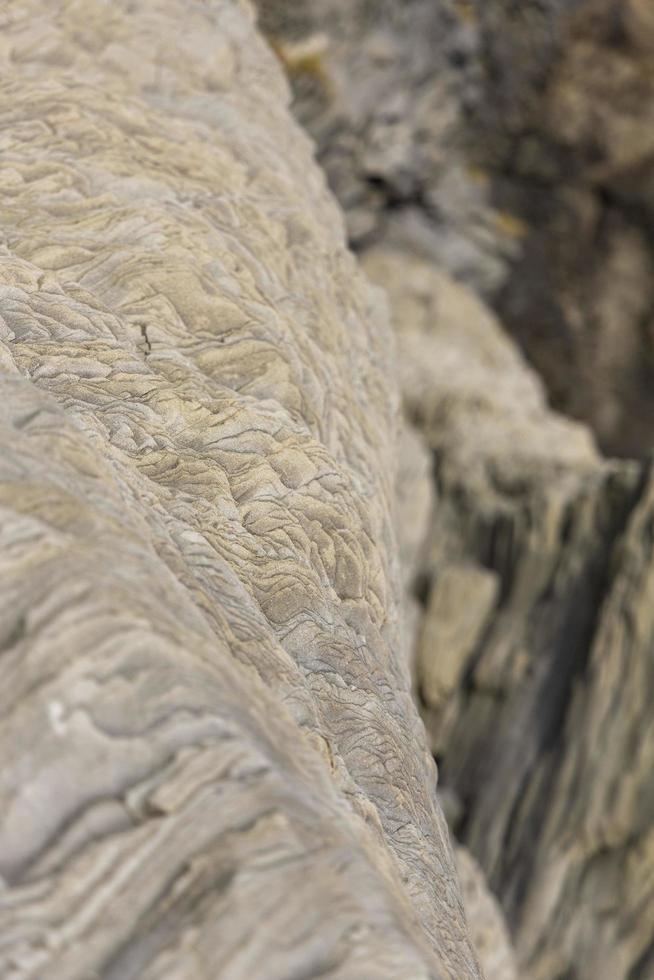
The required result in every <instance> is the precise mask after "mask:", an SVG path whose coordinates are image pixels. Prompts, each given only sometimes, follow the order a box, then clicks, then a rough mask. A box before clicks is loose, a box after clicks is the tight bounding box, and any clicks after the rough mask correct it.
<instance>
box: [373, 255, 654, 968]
mask: <svg viewBox="0 0 654 980" xmlns="http://www.w3.org/2000/svg"><path fill="white" fill-rule="evenodd" d="M366 268H367V270H368V272H369V273H370V274H371V275H372V276H373V278H374V279H376V280H377V281H378V282H380V283H382V282H383V283H384V284H385V286H386V288H387V290H388V294H389V297H390V298H391V301H392V307H393V309H394V311H395V322H396V328H397V330H398V336H399V343H398V350H399V358H400V376H401V378H402V379H403V387H404V397H405V401H406V403H407V406H408V408H409V411H410V413H411V415H412V417H413V418H414V419H415V420H416V422H417V423H418V424H419V425H420V426H421V427H422V430H423V432H424V435H425V437H426V438H427V440H428V442H429V444H430V445H431V446H432V449H433V451H434V456H435V469H436V483H437V498H436V500H437V503H436V508H435V511H434V518H433V522H432V532H431V548H430V551H429V554H428V558H427V560H426V562H425V565H424V567H423V578H426V579H427V580H431V581H433V583H434V586H433V588H435V589H436V590H438V582H439V580H442V579H443V577H445V581H447V582H449V583H450V588H451V590H454V589H455V588H456V584H457V582H458V583H459V589H460V591H461V594H460V595H458V596H456V597H449V598H448V601H447V602H445V601H441V600H440V598H435V599H434V600H433V601H434V604H435V605H437V606H438V612H437V613H436V615H435V616H434V619H433V624H434V629H435V630H438V631H439V632H440V634H441V635H442V636H452V637H453V638H454V639H453V640H450V644H449V651H452V650H454V651H456V649H457V637H459V636H460V630H461V623H462V621H463V622H465V618H464V615H463V613H462V612H461V610H463V609H465V608H466V605H467V603H468V602H469V598H468V595H467V593H468V591H469V583H470V579H469V575H470V573H469V572H467V573H466V574H465V575H463V576H461V575H460V573H459V569H460V567H461V564H462V563H464V564H465V565H466V567H469V566H472V567H473V568H475V569H476V570H477V572H478V574H479V575H481V576H484V575H489V574H490V575H494V576H497V578H498V579H499V581H500V583H501V584H500V591H499V595H498V597H497V601H496V606H495V609H494V611H493V614H492V616H491V618H490V620H488V621H486V624H485V626H484V628H483V633H482V634H478V635H477V636H476V637H475V642H474V643H473V644H472V646H473V647H474V654H473V655H472V656H471V657H469V658H468V659H467V660H466V664H465V670H464V671H463V672H461V671H460V663H459V661H458V660H457V661H456V667H457V669H456V670H454V671H452V674H451V675H450V680H452V679H453V678H457V679H458V684H457V685H456V687H455V689H454V690H452V692H451V694H450V696H449V700H447V701H446V703H445V705H444V706H443V707H442V708H440V709H439V714H438V716H437V720H438V725H437V727H436V728H435V729H433V728H432V730H435V731H436V733H437V735H438V740H437V744H436V746H435V747H436V748H437V751H438V754H439V763H440V766H439V768H440V774H441V782H442V787H443V791H444V793H445V794H447V793H448V792H449V794H450V796H451V797H452V799H453V800H455V801H457V802H458V803H459V805H460V808H461V811H462V812H460V813H459V814H456V815H455V820H456V828H457V832H458V833H459V834H460V835H461V837H462V839H463V842H464V843H465V844H466V846H467V847H469V849H470V850H471V852H472V853H473V854H474V856H475V858H476V859H477V860H478V861H479V863H480V864H481V866H482V868H483V869H484V872H485V874H486V876H487V877H488V881H489V884H490V886H491V887H492V889H493V890H494V891H495V892H496V894H497V895H498V896H499V897H500V900H501V902H502V906H503V908H504V911H505V914H506V916H507V920H508V923H509V927H510V929H511V932H512V934H513V938H514V941H515V944H516V948H517V954H518V957H519V962H520V976H524V977H526V978H527V977H528V978H530V980H532V978H533V980H555V978H560V977H562V976H573V975H574V976H575V977H578V978H579V980H598V978H599V980H627V978H628V980H646V978H648V977H649V976H650V975H651V972H652V967H653V966H654V961H653V960H652V936H653V935H654V900H653V897H652V890H651V880H652V873H653V868H654V851H653V850H652V841H653V840H654V795H653V792H652V779H651V772H652V765H653V763H654V728H653V727H652V696H653V692H654V673H653V671H654V661H653V660H652V657H651V649H652V644H653V643H654V621H653V620H652V608H651V595H652V588H653V586H652V582H651V578H652V574H653V570H654V554H653V553H652V547H653V545H652V535H651V533H650V532H651V526H652V522H653V521H654V517H653V516H652V514H653V513H654V496H653V494H654V491H653V489H652V487H653V485H654V484H653V481H652V476H651V473H650V471H649V467H647V468H646V469H645V470H644V469H643V467H642V466H641V465H640V464H639V463H634V462H627V461H619V462H615V461H607V460H604V459H602V458H601V457H599V456H598V454H597V452H596V451H595V449H594V447H593V443H592V440H591V439H590V437H589V434H588V432H587V431H585V430H584V429H583V428H582V427H580V426H579V425H576V424H575V423H572V422H569V421H567V420H565V419H562V418H560V417H557V416H555V415H554V414H553V413H551V412H550V410H549V409H548V408H547V406H546V403H545V400H544V397H543V392H542V389H541V386H540V385H539V383H538V381H537V379H536V378H535V377H534V376H533V374H532V372H531V371H530V370H529V369H528V368H527V367H526V366H525V364H524V363H523V362H522V360H521V358H520V357H519V355H518V354H517V353H516V352H515V351H514V350H512V349H511V348H510V344H509V343H508V342H507V340H506V338H505V337H503V336H502V335H501V333H500V331H499V327H498V324H497V323H496V321H494V319H493V318H492V317H491V316H490V315H489V314H488V312H487V311H484V310H482V309H480V307H479V304H478V302H477V301H476V300H474V299H472V298H471V297H470V296H467V295H466V293H465V290H463V289H462V288H461V287H460V286H457V285H455V284H453V283H451V282H450V281H449V280H448V279H447V277H444V276H443V274H442V273H437V272H434V271H433V270H432V269H431V268H430V266H429V265H428V264H426V263H424V262H420V261H418V260H416V259H414V258H410V257H407V256H406V255H402V254H400V253H397V252H393V251H390V250H377V251H376V252H375V253H373V254H371V255H369V256H368V257H367V260H366ZM457 310H458V315H457ZM430 375H431V378H432V381H431V383H430V380H429V377H430ZM453 573H454V574H453ZM435 595H436V596H437V597H438V592H437V591H436V593H435ZM425 628H426V629H427V628H428V627H425ZM446 652H448V651H446ZM461 659H463V658H461ZM443 665H444V667H445V669H447V667H448V663H447V658H446V656H445V655H444V656H443ZM443 665H442V666H441V668H440V671H435V673H434V678H433V680H434V686H435V689H436V690H435V697H437V698H439V699H440V698H442V696H443V690H444V688H445V687H446V685H445V684H444V683H443V678H444V677H445V670H444V669H443ZM439 683H441V688H440V689H439V688H438V684H439ZM447 686H449V685H447ZM426 719H427V723H428V725H430V727H432V726H433V716H432V715H430V712H429V710H428V711H427V714H426Z"/></svg>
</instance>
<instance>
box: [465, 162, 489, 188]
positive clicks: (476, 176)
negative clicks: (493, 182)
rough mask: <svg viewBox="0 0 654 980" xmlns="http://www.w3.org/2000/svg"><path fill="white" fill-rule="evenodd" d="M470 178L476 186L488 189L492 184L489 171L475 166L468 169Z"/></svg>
mask: <svg viewBox="0 0 654 980" xmlns="http://www.w3.org/2000/svg"><path fill="white" fill-rule="evenodd" d="M468 177H469V178H470V180H471V181H472V182H473V183H474V184H479V185H480V186H482V187H486V186H487V185H488V184H489V183H490V177H489V175H488V171H486V170H483V169H482V168H481V167H476V166H474V165H472V166H470V167H468Z"/></svg>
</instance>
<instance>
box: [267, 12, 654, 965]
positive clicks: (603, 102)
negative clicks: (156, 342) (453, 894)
mask: <svg viewBox="0 0 654 980" xmlns="http://www.w3.org/2000/svg"><path fill="white" fill-rule="evenodd" d="M261 6H262V11H263V15H264V25H265V26H266V29H267V30H268V32H269V34H270V35H271V36H272V38H273V40H274V45H275V47H276V49H277V50H278V51H279V53H280V55H281V58H282V61H283V62H284V64H285V65H286V68H287V71H288V74H289V78H290V79H291V82H292V84H293V87H294V92H295V103H294V106H295V111H296V112H297V114H298V115H299V116H300V118H301V119H302V121H303V122H304V123H305V125H307V126H308V128H309V129H310V131H311V132H312V134H313V135H314V136H315V138H316V140H317V143H318V155H319V158H320V159H321V162H323V164H324V166H325V169H326V172H327V174H328V176H329V179H330V181H331V183H332V186H333V187H334V189H335V190H336V193H337V194H338V196H339V199H340V200H341V202H342V204H343V205H344V207H345V209H346V212H347V215H348V231H349V234H350V236H351V239H352V241H353V243H354V244H355V246H356V247H357V248H358V249H359V251H360V252H361V254H362V256H363V261H364V265H365V268H366V270H367V271H368V273H369V275H370V276H371V277H372V278H373V279H374V280H375V281H377V282H378V283H379V284H380V285H382V286H383V287H384V288H385V289H386V290H387V292H388V295H389V298H390V300H391V307H392V311H393V319H394V323H395V328H396V332H397V335H398V367H399V375H400V381H401V386H402V392H403V400H404V405H405V411H406V414H407V416H408V418H409V420H410V422H411V423H412V424H413V426H414V427H415V429H417V430H418V434H419V436H420V437H422V440H423V443H424V445H425V446H426V447H427V452H428V454H429V455H428V457H427V458H426V459H425V457H424V455H422V454H421V450H420V445H419V442H418V444H416V432H415V431H413V432H411V434H410V435H408V436H407V437H406V439H405V443H404V449H403V450H402V454H401V456H400V458H401V459H402V460H404V457H406V459H407V460H408V462H407V463H405V462H403V463H402V466H403V474H402V478H401V481H400V507H399V508H398V522H399V527H400V545H401V552H402V555H403V558H404V560H405V582H406V583H407V597H406V607H407V610H408V618H407V623H409V624H411V623H412V624H413V626H414V629H415V659H414V664H413V667H414V682H415V689H416V694H417V696H418V697H419V699H420V701H421V706H422V711H423V717H424V719H425V723H426V725H427V728H428V731H429V735H430V739H431V746H432V751H433V752H434V754H435V756H436V758H437V759H438V762H439V770H440V784H441V789H442V794H443V800H444V802H445V803H446V804H447V808H448V812H449V814H450V818H451V821H452V824H453V826H454V828H455V831H456V833H457V835H458V836H459V838H460V839H461V841H462V842H463V843H464V844H465V845H466V846H467V847H469V848H470V850H471V851H472V853H473V855H474V856H475V858H476V859H477V860H478V861H479V864H480V865H481V867H482V869H483V871H484V872H485V874H486V875H487V876H488V879H489V882H490V885H491V887H492V889H493V891H494V892H495V893H496V894H497V895H498V896H499V898H500V900H501V903H502V906H503V909H504V912H505V914H506V916H507V920H508V924H509V927H510V930H511V933H512V936H513V940H514V942H515V945H516V950H517V954H518V958H519V961H520V967H519V971H520V972H519V975H520V976H525V977H530V978H538V980H541V978H542V980H562V978H563V977H565V978H566V980H567V978H572V977H575V978H581V980H596V978H602V980H646V978H649V977H650V976H651V975H652V973H653V971H654V952H653V950H654V905H653V902H652V890H651V882H652V869H653V868H654V853H653V851H652V841H653V839H654V838H653V834H654V796H653V795H652V778H651V772H652V761H653V758H654V742H653V740H652V739H653V728H652V717H653V712H652V692H653V690H654V674H653V672H652V658H651V649H652V643H653V641H654V623H652V620H651V611H650V605H651V599H650V598H649V597H650V596H651V589H652V585H651V581H650V579H651V575H652V567H653V556H652V554H651V542H650V540H649V539H650V532H649V525H650V511H651V473H650V467H649V463H648V462H643V461H642V460H643V458H644V457H646V456H647V455H648V453H649V451H650V449H651V444H652V432H653V428H652V425H653V422H654V413H653V411H652V391H654V386H653V385H652V371H651V367H652V344H651V324H650V320H651V309H652V292H651V291H652V282H653V281H654V280H653V278H652V275H651V271H652V261H653V259H652V257H653V256H654V245H653V242H654V238H652V225H651V200H650V198H651V188H652V164H651V147H650V143H651V126H650V125H649V116H650V114H651V105H652V99H651V83H652V72H651V66H652V51H653V50H654V47H653V45H652V36H653V35H652V29H653V24H652V14H651V12H650V6H651V5H650V4H648V3H640V2H637V0H633V2H632V0H629V2H622V3H618V2H613V0H584V2H573V0H569V2H568V0H538V2H536V0H534V2H531V0H526V2H524V3H520V4H516V3H513V2H506V0H479V2H475V0H473V2H454V0H452V2H448V0H441V2H438V3H431V2H427V0H425V2H421V0H413V2H411V3H406V4H399V3H391V2H383V0H377V2H373V3H369V2H363V0H361V2H354V3H351V4H348V5H347V9H346V7H345V5H344V4H340V3H339V2H338V0H333V2H328V3H321V4H312V3H311V2H309V0H307V2H305V3H304V4H301V5H296V7H295V9H296V10H297V11H298V18H297V19H295V20H294V19H293V18H289V15H288V10H287V8H286V5H283V4H282V3H278V2H265V3H262V5H261ZM300 11H301V14H302V16H301V18H300V17H299V13H300ZM492 307H494V312H491V308H492ZM498 311H499V313H500V314H501V317H502V319H501V321H500V320H498V319H497V318H496V314H497V312H498ZM505 327H506V328H507V330H506V331H505V329H504V328H505ZM507 334H509V335H510V334H513V335H514V339H517V340H518V342H519V346H520V348H522V353H521V352H520V351H519V349H518V347H517V346H516V345H515V344H514V343H513V342H512V341H511V340H510V339H509V336H507ZM523 354H526V355H527V357H528V358H529V361H530V362H531V365H532V366H529V365H528V363H527V362H526V360H525V359H524V357H523V356H522V355H523ZM533 366H535V367H537V368H538V369H539V372H540V376H537V375H536V374H535V372H534V370H533ZM552 404H553V405H554V407H556V408H558V409H563V410H565V411H566V412H567V413H568V414H569V415H570V416H572V417H573V418H576V419H577V420H581V421H582V422H584V423H585V424H583V425H582V424H578V422H574V421H571V420H570V419H569V418H565V417H563V416H561V415H558V414H556V413H555V412H553V411H552V408H551V407H550V406H551V405H552ZM586 426H588V427H586ZM598 445H599V447H600V448H599V449H598V448H597V446H598ZM601 451H603V452H610V453H615V454H617V455H618V456H620V457H628V456H630V455H631V456H633V457H634V458H633V459H628V458H623V459H610V458H605V457H604V456H603V455H602V452H601ZM430 472H431V474H432V476H431V479H430V477H429V475H428V474H429V473H430ZM430 484H431V494H432V503H431V505H430V504H429V499H428V498H429V492H430V491H429V487H430ZM412 503H413V506H412ZM430 509H431V516H429V514H430ZM420 541H422V546H421V545H420ZM412 561H413V564H412V563H411V562H412ZM493 969H494V968H493V967H490V966H489V967H488V975H489V976H493V975H494V974H493V973H492V970H493ZM498 975H500V974H499V973H498Z"/></svg>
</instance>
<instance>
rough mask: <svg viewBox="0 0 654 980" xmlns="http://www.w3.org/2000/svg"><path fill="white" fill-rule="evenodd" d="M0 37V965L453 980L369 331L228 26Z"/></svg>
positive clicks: (230, 10)
mask: <svg viewBox="0 0 654 980" xmlns="http://www.w3.org/2000/svg"><path fill="white" fill-rule="evenodd" d="M0 19H1V21H2V32H1V35H0V37H1V45H0V67H1V68H2V92H1V93H0V141H1V160H2V177H1V178H0V213H1V227H2V245H1V246H0V257H1V261H0V361H1V363H2V371H3V373H2V375H1V376H0V389H1V390H0V539H1V543H0V583H1V586H0V629H1V631H2V634H1V638H0V651H1V655H2V669H3V684H2V689H1V692H2V693H1V694H0V699H1V701H2V706H1V707H0V873H1V875H2V880H3V888H2V891H0V974H1V975H2V976H3V977H6V978H8V980H9V978H14V980H18V978H28V977H29V978H33V980H42V978H43V980H45V978H47V980H75V978H78V980H82V978H83V977H89V976H100V975H101V976H102V977H103V978H106V980H129V978H137V977H138V978H139V980H154V978H158V980H162V978H164V977H165V978H171V980H172V978H180V980H181V978H183V980H194V978H198V980H199V978H202V977H225V978H230V980H236V978H244V980H258V978H260V980H274V978H280V980H281V978H289V977H291V976H294V977H300V976H303V977H309V976H317V975H320V976H324V977H333V978H334V980H335V978H337V977H338V978H342V980H345V978H348V980H354V978H361V980H364V978H365V980H368V978H370V977H373V976H374V977H375V978H377V977H379V978H382V977H389V978H391V977H393V978H397V980H400V978H402V980H404V978H407V977H412V978H414V977H415V978H419V977H420V978H425V980H427V978H434V980H435V978H441V977H450V978H456V980H459V978H478V977H479V971H478V967H477V965H476V960H475V956H474V954H473V952H472V949H471V946H470V943H469V940H468V937H467V932H466V926H465V921H464V915H463V910H462V905H461V900H460V896H459V891H458V886H457V883H456V877H455V871H454V867H453V861H452V855H451V851H450V847H449V843H448V834H447V829H446V826H445V823H444V820H443V817H442V814H441V811H440V808H439V807H438V804H437V801H436V796H435V768H434V764H433V761H432V759H431V757H430V755H429V752H428V749H427V745H426V741H425V737H424V731H423V729H422V726H421V724H420V722H419V719H418V716H417V712H416V710H415V708H414V706H413V704H412V701H411V697H410V687H409V681H408V676H407V670H406V664H405V662H404V658H403V653H402V635H401V628H400V612H399V609H400V589H399V583H400V576H399V571H398V569H397V568H396V566H395V564H394V557H393V556H394V551H395V538H394V532H393V527H392V520H391V511H392V506H393V488H394V475H395V474H394V470H395V453H396V449H395V432H396V427H397V397H396V394H395V389H394V386H393V382H392V379H391V371H390V365H391V360H392V345H391V337H390V332H389V328H388V323H387V320H386V316H385V312H384V307H383V304H382V303H380V301H379V297H378V294H376V293H374V292H373V291H372V290H371V289H370V287H369V285H368V283H367V282H366V281H365V279H364V278H363V277H362V276H361V274H360V273H359V271H358V268H357V265H356V263H355V261H354V259H353V258H352V256H351V254H350V253H349V252H348V251H347V248H346V244H345V240H344V234H343V227H342V221H341V217H340V213H339V211H338V209H337V207H336V205H335V203H334V201H333V200H332V199H331V197H330V196H329V195H328V194H327V193H326V192H325V186H324V179H323V177H322V175H321V173H320V172H319V170H318V169H317V168H316V167H315V166H314V164H313V162H312V160H311V150H310V146H309V142H308V140H307V139H306V137H305V136H304V135H303V134H302V133H301V131H300V130H299V128H298V127H296V126H295V125H294V124H293V123H292V122H291V119H290V116H289V113H288V111H287V105H286V102H287V88H286V84H285V82H284V80H283V77H282V74H281V72H280V70H279V68H278V66H277V64H276V62H275V60H274V58H273V56H272V55H271V54H270V52H269V50H268V49H267V47H266V46H265V45H264V44H263V42H262V41H261V40H260V39H259V37H258V36H257V34H256V32H255V31H254V30H253V25H252V18H251V11H250V8H249V6H248V5H247V4H244V3H231V2H219V0H216V2H213V3H211V4H206V3H203V2H191V3H189V2H186V0H184V2H182V0H154V2H151V3H147V4H135V3H132V2H129V0H118V2H115V3H112V4H107V3H103V2H99V0H80V2H75V3H68V2H66V3H64V2H54V3H53V2H44V0H19V2H14V3H11V4H9V5H4V8H3V11H2V13H1V14H0Z"/></svg>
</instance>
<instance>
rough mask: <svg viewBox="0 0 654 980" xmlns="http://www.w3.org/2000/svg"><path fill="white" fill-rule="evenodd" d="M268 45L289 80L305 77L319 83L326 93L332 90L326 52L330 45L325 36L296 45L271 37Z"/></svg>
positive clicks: (312, 37)
mask: <svg viewBox="0 0 654 980" xmlns="http://www.w3.org/2000/svg"><path fill="white" fill-rule="evenodd" d="M268 43H269V44H270V46H271V48H272V49H273V51H274V52H275V54H276V55H277V57H278V58H279V60H280V62H281V63H282V65H283V67H284V71H285V72H286V74H287V75H288V77H289V78H291V79H292V78H296V77H297V76H299V75H305V76H308V77H310V78H313V79H315V80H316V81H318V82H319V83H320V85H321V86H322V87H323V88H324V89H325V91H329V90H330V89H331V87H332V86H331V79H330V77H329V72H328V70H327V68H326V65H325V52H326V50H327V47H328V44H329V42H328V40H327V38H326V37H325V35H323V34H316V35H313V36H311V37H309V38H306V39H304V40H302V41H297V42H295V43H289V42H287V41H283V40H281V39H279V38H274V37H269V38H268Z"/></svg>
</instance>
